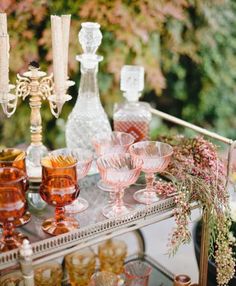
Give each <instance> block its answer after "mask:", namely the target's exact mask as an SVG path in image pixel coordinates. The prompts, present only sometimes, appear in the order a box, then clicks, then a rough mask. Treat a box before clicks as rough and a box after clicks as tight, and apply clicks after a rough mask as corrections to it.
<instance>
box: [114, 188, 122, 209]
mask: <svg viewBox="0 0 236 286" xmlns="http://www.w3.org/2000/svg"><path fill="white" fill-rule="evenodd" d="M115 195H116V198H115V204H116V207H118V208H121V207H122V206H123V205H124V201H123V196H124V190H123V189H122V188H120V189H119V190H118V191H117V192H115Z"/></svg>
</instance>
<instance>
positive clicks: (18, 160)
mask: <svg viewBox="0 0 236 286" xmlns="http://www.w3.org/2000/svg"><path fill="white" fill-rule="evenodd" d="M25 157H26V153H25V151H23V150H20V149H16V148H5V149H2V150H0V167H15V168H17V169H20V170H22V171H23V172H24V173H25V174H26V164H25ZM28 187H29V184H28V180H26V184H25V188H24V191H25V192H26V191H27V190H28ZM30 218H31V214H30V212H29V211H26V212H25V214H24V215H23V216H22V217H21V218H20V219H15V220H14V225H15V226H16V227H18V226H21V225H24V224H26V223H27V222H29V221H30Z"/></svg>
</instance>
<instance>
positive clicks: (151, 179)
mask: <svg viewBox="0 0 236 286" xmlns="http://www.w3.org/2000/svg"><path fill="white" fill-rule="evenodd" d="M145 179H146V185H147V186H146V189H147V190H148V191H149V192H152V191H153V183H154V179H155V176H154V174H153V173H146V174H145Z"/></svg>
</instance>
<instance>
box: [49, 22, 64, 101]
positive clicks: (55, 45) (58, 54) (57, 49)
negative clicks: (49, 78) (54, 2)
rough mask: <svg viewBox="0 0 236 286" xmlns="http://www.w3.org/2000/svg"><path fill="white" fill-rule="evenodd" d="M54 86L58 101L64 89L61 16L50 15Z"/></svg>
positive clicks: (61, 98)
mask: <svg viewBox="0 0 236 286" xmlns="http://www.w3.org/2000/svg"><path fill="white" fill-rule="evenodd" d="M51 28H52V53H53V75H54V88H55V93H56V96H57V100H58V101H62V100H63V95H64V91H65V80H66V79H65V72H64V52H63V37H62V24H61V18H60V17H58V16H51Z"/></svg>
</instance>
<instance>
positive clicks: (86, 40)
mask: <svg viewBox="0 0 236 286" xmlns="http://www.w3.org/2000/svg"><path fill="white" fill-rule="evenodd" d="M81 26H82V29H81V30H80V32H79V42H80V44H81V46H82V48H83V51H84V54H95V53H96V51H97V49H98V47H99V46H100V45H101V42H102V33H101V31H100V25H99V24H98V23H93V22H85V23H82V24H81Z"/></svg>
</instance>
